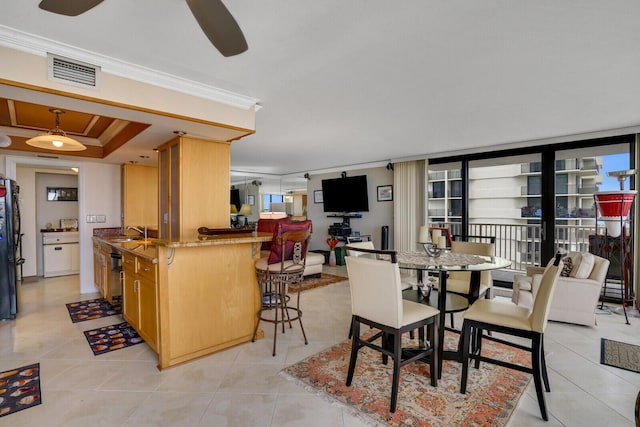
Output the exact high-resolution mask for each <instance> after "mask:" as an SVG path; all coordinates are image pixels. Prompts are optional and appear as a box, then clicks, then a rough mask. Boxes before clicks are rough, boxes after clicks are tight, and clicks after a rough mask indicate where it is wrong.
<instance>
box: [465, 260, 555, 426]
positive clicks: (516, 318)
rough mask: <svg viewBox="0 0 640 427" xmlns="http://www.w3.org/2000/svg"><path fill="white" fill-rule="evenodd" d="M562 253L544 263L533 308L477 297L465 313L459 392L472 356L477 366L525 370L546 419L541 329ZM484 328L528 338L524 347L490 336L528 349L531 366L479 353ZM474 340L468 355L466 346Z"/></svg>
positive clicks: (513, 345)
mask: <svg viewBox="0 0 640 427" xmlns="http://www.w3.org/2000/svg"><path fill="white" fill-rule="evenodd" d="M560 258H561V256H560V255H557V256H556V258H555V260H554V263H553V264H551V265H549V266H547V268H546V269H545V271H544V274H543V275H542V278H541V280H540V288H539V290H538V293H537V295H536V298H535V301H534V304H533V308H532V309H528V308H525V307H519V306H517V305H513V304H510V303H508V302H502V301H496V300H489V299H479V300H477V301H476V302H474V303H473V305H471V307H469V309H468V310H467V311H466V312H465V313H464V321H463V323H462V337H461V340H462V375H461V381H460V392H461V393H463V394H464V393H465V392H466V389H467V377H468V374H469V358H472V359H475V367H476V368H479V367H480V362H481V361H482V362H488V363H493V364H496V365H500V366H503V367H506V368H510V369H515V370H518V371H522V372H527V373H530V374H532V375H533V380H534V384H535V388H536V395H537V396H538V405H539V406H540V413H541V414H542V418H543V419H544V420H545V421H547V420H548V419H549V417H548V415H547V408H546V403H545V399H544V392H543V390H542V385H543V383H544V387H545V390H546V391H547V392H549V391H551V388H550V387H549V377H548V375H547V366H546V362H545V356H544V331H545V329H546V326H547V318H548V315H549V308H550V306H551V300H552V299H553V293H554V290H555V289H556V284H557V281H558V277H559V276H560V271H561V269H562V261H561V260H560ZM483 331H495V332H500V333H503V334H508V335H514V336H517V337H522V338H528V339H530V340H531V346H530V347H527V346H523V345H520V344H515V343H512V342H509V341H504V340H500V339H497V338H494V337H491V339H492V340H494V341H499V342H501V343H503V344H506V345H509V346H512V347H516V348H519V349H522V350H527V351H529V352H530V353H531V366H532V367H531V368H528V367H525V366H522V365H518V364H513V363H510V362H507V361H504V360H495V359H491V358H489V357H486V356H482V339H483ZM471 341H473V345H472V347H473V348H472V351H471V354H470V351H469V346H470V344H471Z"/></svg>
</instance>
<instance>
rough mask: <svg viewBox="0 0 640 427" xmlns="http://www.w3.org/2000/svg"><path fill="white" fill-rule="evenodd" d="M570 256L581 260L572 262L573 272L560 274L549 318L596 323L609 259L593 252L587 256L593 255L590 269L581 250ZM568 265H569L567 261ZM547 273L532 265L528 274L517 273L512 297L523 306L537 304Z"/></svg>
mask: <svg viewBox="0 0 640 427" xmlns="http://www.w3.org/2000/svg"><path fill="white" fill-rule="evenodd" d="M566 256H568V257H570V258H571V259H572V260H580V262H579V264H578V263H577V262H576V261H572V266H573V268H572V269H571V272H570V273H568V274H569V275H568V276H560V278H559V279H558V285H557V288H556V292H555V294H554V297H553V300H552V301H551V308H550V311H549V320H555V321H559V322H567V323H575V324H578V325H585V326H594V325H595V324H596V315H595V309H596V306H597V304H598V300H599V299H600V291H601V289H602V285H603V284H604V281H605V279H606V277H607V271H608V270H609V260H608V259H605V258H602V257H599V256H597V255H593V254H589V255H585V256H586V257H592V258H593V263H592V266H591V268H590V271H586V267H587V266H586V264H585V263H584V262H582V259H583V257H582V256H581V254H580V253H578V252H570V253H569V254H568V255H566ZM565 267H567V265H566V264H565ZM581 267H582V268H581ZM543 272H544V268H542V267H529V268H527V271H526V275H516V276H514V279H513V294H512V296H511V300H512V301H513V302H514V303H515V304H517V305H519V306H522V307H526V308H531V307H533V301H534V300H535V297H536V295H537V294H538V290H539V289H540V281H541V280H542V273H543Z"/></svg>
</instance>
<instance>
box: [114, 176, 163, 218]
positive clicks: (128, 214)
mask: <svg viewBox="0 0 640 427" xmlns="http://www.w3.org/2000/svg"><path fill="white" fill-rule="evenodd" d="M121 186H122V189H121V196H122V203H121V206H122V208H121V209H122V212H121V219H122V227H123V229H125V230H126V228H127V227H128V226H146V227H150V228H156V227H157V226H158V168H157V167H155V166H144V165H131V164H125V165H122V167H121Z"/></svg>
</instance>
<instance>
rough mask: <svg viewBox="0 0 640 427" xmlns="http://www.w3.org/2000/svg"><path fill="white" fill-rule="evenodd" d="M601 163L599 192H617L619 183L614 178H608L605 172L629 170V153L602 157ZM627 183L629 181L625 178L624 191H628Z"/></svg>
mask: <svg viewBox="0 0 640 427" xmlns="http://www.w3.org/2000/svg"><path fill="white" fill-rule="evenodd" d="M603 161H604V165H603V166H602V185H600V191H609V190H619V189H620V183H619V182H618V180H617V179H616V178H610V177H608V176H607V172H610V171H622V170H627V169H629V153H624V154H612V155H608V156H603ZM629 181H630V179H629V178H627V179H626V180H625V182H624V189H625V190H628V189H629Z"/></svg>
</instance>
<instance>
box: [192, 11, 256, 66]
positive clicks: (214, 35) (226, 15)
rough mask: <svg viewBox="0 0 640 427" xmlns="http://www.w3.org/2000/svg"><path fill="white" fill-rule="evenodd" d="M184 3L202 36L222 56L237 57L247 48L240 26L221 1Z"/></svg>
mask: <svg viewBox="0 0 640 427" xmlns="http://www.w3.org/2000/svg"><path fill="white" fill-rule="evenodd" d="M186 1H187V5H189V9H191V13H193V16H194V17H195V18H196V21H198V24H199V25H200V28H202V31H203V32H204V34H205V35H206V36H207V38H208V39H209V40H211V43H213V45H214V46H215V47H216V49H218V50H219V51H220V53H221V54H222V55H224V56H233V55H238V54H240V53H242V52H244V51H245V50H247V49H248V48H249V47H248V46H247V41H246V40H245V38H244V34H242V30H241V29H240V26H239V25H238V23H237V22H236V20H235V19H234V17H233V15H231V12H229V10H228V9H227V8H226V6H225V5H224V4H223V3H222V1H221V0H186Z"/></svg>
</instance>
